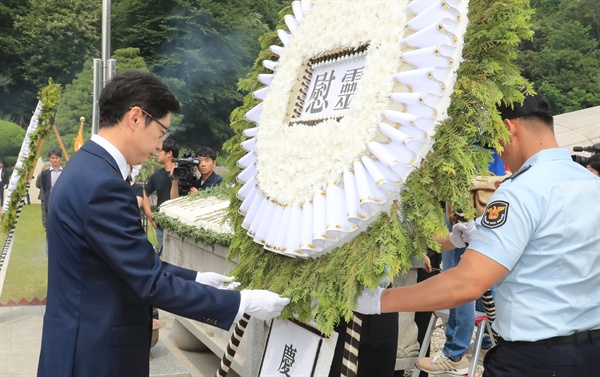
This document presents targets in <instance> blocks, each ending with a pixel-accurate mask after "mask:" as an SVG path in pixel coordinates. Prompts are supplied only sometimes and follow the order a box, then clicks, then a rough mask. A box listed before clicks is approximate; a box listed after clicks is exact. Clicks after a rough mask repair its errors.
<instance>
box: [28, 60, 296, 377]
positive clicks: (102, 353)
mask: <svg viewBox="0 0 600 377" xmlns="http://www.w3.org/2000/svg"><path fill="white" fill-rule="evenodd" d="M179 109H180V107H179V103H178V102H177V100H176V98H175V96H174V95H173V94H172V93H171V91H170V90H169V88H168V87H167V86H166V85H165V84H164V83H163V82H162V81H161V80H160V79H159V78H158V77H156V76H153V75H151V74H147V73H142V72H136V71H128V72H124V73H121V74H118V75H116V76H114V77H113V78H112V79H111V80H110V81H109V82H108V83H107V85H106V87H105V88H104V90H103V91H102V94H101V96H100V127H99V131H98V134H97V135H94V136H92V138H91V140H89V141H88V142H87V143H86V144H85V145H84V146H83V147H82V148H81V149H80V150H79V151H78V152H77V153H76V154H75V155H74V156H73V158H71V160H70V161H69V163H68V164H67V166H66V167H65V168H64V171H63V173H62V174H61V176H60V178H59V179H58V181H57V182H56V184H55V185H54V187H53V188H52V193H51V200H50V202H49V209H48V223H47V225H48V297H47V304H46V313H45V315H44V327H43V334H42V349H41V354H40V361H39V365H38V376H62V377H64V376H95V377H99V376H107V377H108V376H148V374H149V352H150V339H151V331H152V329H151V325H152V312H151V308H152V307H158V308H161V309H164V310H167V311H169V312H172V313H175V314H178V315H181V316H185V317H188V318H192V319H195V320H197V321H201V322H204V323H208V324H211V325H213V326H216V327H219V328H221V329H229V328H230V326H231V325H232V324H233V322H234V321H236V320H237V319H239V318H241V315H242V314H243V313H244V312H246V313H248V314H250V315H252V316H254V317H255V318H258V319H263V320H267V319H270V318H273V317H275V316H278V315H279V314H280V313H281V310H282V309H283V307H284V306H285V305H287V304H288V303H289V299H287V298H281V297H279V295H277V294H275V293H272V292H269V291H264V290H243V291H241V292H239V291H236V290H232V289H224V288H227V286H226V283H229V282H230V281H231V279H232V278H228V277H225V276H222V275H219V274H216V273H211V272H208V273H199V272H196V271H192V270H188V269H184V268H181V267H177V266H174V265H170V264H168V263H166V262H163V261H161V260H160V258H159V257H158V256H157V255H156V253H155V252H154V249H153V247H152V245H151V244H150V242H148V240H147V238H146V234H145V233H144V230H143V228H142V225H141V222H140V212H139V209H138V205H137V200H136V197H135V195H134V193H133V191H132V190H131V188H130V187H129V184H128V183H127V182H126V181H125V178H126V177H127V164H132V165H137V164H141V163H143V162H144V161H145V160H146V159H147V158H149V157H151V156H152V155H153V154H154V153H155V151H156V150H158V149H160V148H161V147H162V141H163V140H164V139H165V138H166V137H167V135H168V133H169V124H170V119H171V113H174V112H178V111H179ZM219 288H222V289H219Z"/></svg>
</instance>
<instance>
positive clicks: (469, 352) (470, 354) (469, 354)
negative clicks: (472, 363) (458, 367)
mask: <svg viewBox="0 0 600 377" xmlns="http://www.w3.org/2000/svg"><path fill="white" fill-rule="evenodd" d="M490 349H491V347H490V348H481V349H480V350H479V357H478V358H477V360H479V361H480V362H483V358H484V357H485V354H486V353H488V351H489V350H490ZM473 351H474V350H473V343H471V345H470V346H469V349H468V350H467V353H466V354H465V355H466V356H467V357H468V358H469V359H471V358H473Z"/></svg>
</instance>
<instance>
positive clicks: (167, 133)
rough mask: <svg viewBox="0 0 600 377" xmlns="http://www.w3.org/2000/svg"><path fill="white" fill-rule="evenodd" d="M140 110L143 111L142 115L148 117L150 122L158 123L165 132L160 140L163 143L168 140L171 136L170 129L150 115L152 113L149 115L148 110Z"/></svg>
mask: <svg viewBox="0 0 600 377" xmlns="http://www.w3.org/2000/svg"><path fill="white" fill-rule="evenodd" d="M140 110H142V113H144V115H146V116H147V117H148V118H150V120H153V121H155V122H156V123H158V125H159V126H160V127H161V128H162V129H163V130H164V131H163V133H162V134H161V135H160V138H161V140H162V141H165V140H167V138H168V137H169V135H171V131H169V127H167V126H165V125H164V124H162V123H161V122H159V120H158V119H156V118H155V117H153V116H152V115H150V113H148V112H147V111H146V110H144V109H142V108H140Z"/></svg>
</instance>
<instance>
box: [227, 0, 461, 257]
mask: <svg viewBox="0 0 600 377" xmlns="http://www.w3.org/2000/svg"><path fill="white" fill-rule="evenodd" d="M467 6H468V1H460V0H439V1H431V0H414V1H408V0H387V1H372V0H369V1H367V0H346V1H339V0H338V1H336V0H318V1H294V2H293V3H292V9H293V15H288V16H286V17H285V22H286V25H287V26H288V29H289V30H290V32H291V34H289V33H287V32H286V31H283V30H279V31H278V35H279V38H280V40H281V42H282V43H283V47H281V46H272V48H271V50H272V51H273V52H274V53H275V54H276V55H278V56H279V60H278V61H264V62H263V65H264V66H265V67H266V68H268V69H270V70H271V71H272V72H273V73H272V74H262V75H259V81H260V82H261V83H263V84H265V85H266V87H265V88H263V89H260V90H258V91H256V92H255V93H254V96H255V97H256V98H258V99H261V100H262V103H260V104H259V105H258V106H256V107H255V108H253V109H252V110H250V111H249V112H248V113H247V114H246V118H247V119H248V120H250V121H252V122H254V123H256V127H255V128H251V129H247V130H245V131H244V135H245V136H247V137H248V138H249V139H248V140H246V141H244V142H243V143H242V148H244V150H246V151H247V152H248V153H247V154H246V155H245V156H244V157H243V158H241V159H240V160H239V161H238V166H240V167H241V168H242V169H243V171H242V172H241V173H240V174H239V175H238V177H237V179H238V181H239V182H240V183H242V184H243V186H242V188H241V189H240V190H239V192H238V194H237V196H238V198H239V199H240V200H242V204H241V206H240V210H239V211H240V213H241V214H242V215H243V216H244V221H243V223H242V227H243V228H244V229H245V230H246V231H247V233H248V235H249V236H250V237H252V238H253V240H254V241H255V242H257V243H259V244H261V245H263V247H264V248H265V249H267V250H270V251H273V252H276V253H279V254H284V255H287V256H291V257H301V258H309V257H310V258H315V257H318V256H320V255H323V254H325V253H328V252H330V251H331V250H332V249H334V248H336V247H339V246H341V245H343V244H344V243H346V242H349V241H350V240H351V239H352V238H354V237H355V236H356V235H357V234H358V233H359V232H360V231H362V230H365V229H366V227H367V226H368V224H369V223H371V222H372V221H374V220H375V219H377V218H378V216H379V214H380V213H381V212H382V211H387V210H389V209H390V205H391V202H392V201H393V200H394V199H396V198H398V195H399V194H398V193H399V192H400V188H401V186H402V185H403V183H404V182H405V181H406V178H407V176H408V175H409V174H410V172H411V171H413V170H414V169H415V168H417V167H418V166H419V164H420V163H421V160H422V159H423V157H424V156H425V155H426V154H427V153H428V152H429V151H430V149H431V146H432V144H433V139H432V137H433V136H434V132H435V127H436V125H437V124H439V123H440V122H442V121H443V120H444V119H446V118H447V108H448V106H449V104H450V95H451V93H452V89H453V85H454V82H455V81H456V71H457V69H458V66H459V63H460V61H461V53H462V48H463V43H462V40H463V35H464V33H465V30H466V27H467V21H468V20H467Z"/></svg>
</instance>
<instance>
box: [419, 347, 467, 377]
mask: <svg viewBox="0 0 600 377" xmlns="http://www.w3.org/2000/svg"><path fill="white" fill-rule="evenodd" d="M415 367H417V369H419V370H422V371H424V372H427V373H429V374H451V375H455V376H464V375H466V374H467V373H469V362H468V361H467V358H466V357H464V356H463V357H461V358H460V360H458V361H452V360H450V359H449V358H448V357H447V356H446V355H444V354H443V353H442V352H441V351H440V352H439V353H438V354H436V355H435V356H434V357H433V358H432V357H424V358H422V359H419V360H417V361H415Z"/></svg>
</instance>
